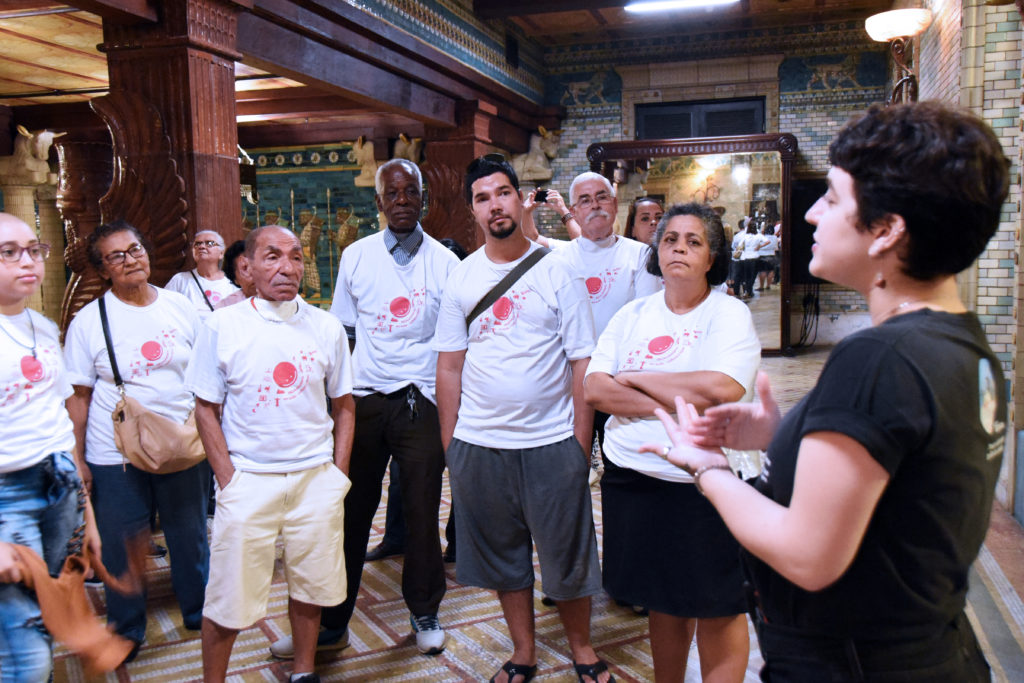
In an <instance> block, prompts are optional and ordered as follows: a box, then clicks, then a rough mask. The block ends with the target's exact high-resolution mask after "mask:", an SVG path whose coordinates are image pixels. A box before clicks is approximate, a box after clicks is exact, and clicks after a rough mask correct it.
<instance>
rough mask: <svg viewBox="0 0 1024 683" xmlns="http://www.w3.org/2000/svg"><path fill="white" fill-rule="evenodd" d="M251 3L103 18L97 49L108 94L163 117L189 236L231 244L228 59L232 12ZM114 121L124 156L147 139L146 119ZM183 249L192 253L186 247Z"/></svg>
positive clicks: (233, 148)
mask: <svg viewBox="0 0 1024 683" xmlns="http://www.w3.org/2000/svg"><path fill="white" fill-rule="evenodd" d="M251 4H252V3H251V0H243V1H235V0H165V2H163V3H161V5H160V7H161V9H160V20H159V21H158V22H157V23H140V24H131V25H125V24H114V23H111V22H108V21H104V24H103V39H104V42H103V44H102V45H101V46H100V49H101V50H102V51H104V52H106V53H107V63H108V68H109V71H110V90H111V94H118V93H124V94H126V95H129V96H130V97H133V98H135V97H137V98H142V99H144V100H145V102H146V103H147V104H149V105H151V106H152V107H153V108H154V109H155V110H156V111H157V112H159V115H160V117H161V118H162V124H163V128H164V132H165V133H166V135H167V136H168V138H169V139H170V150H171V157H172V158H173V159H174V161H175V162H176V165H177V173H178V175H180V176H181V177H182V178H183V179H184V181H185V182H184V200H185V202H186V203H187V208H186V212H185V218H186V222H187V225H186V232H187V234H188V236H189V237H191V236H192V235H194V234H195V233H196V232H197V231H198V230H216V231H218V232H220V233H221V234H222V235H223V236H224V239H225V241H226V242H228V243H229V244H230V243H231V242H232V241H234V240H236V239H239V238H241V237H242V212H241V201H240V199H239V179H238V156H237V154H238V153H237V143H238V130H237V125H236V122H235V79H234V74H235V71H234V62H235V61H236V60H238V59H240V58H241V55H240V54H239V53H238V52H237V51H236V47H235V43H236V33H237V25H238V13H239V12H240V11H241V9H242V7H244V6H248V7H251ZM119 111H121V112H124V111H127V110H125V109H123V108H122V109H120V110H119ZM117 123H118V125H116V126H111V130H112V134H114V135H118V133H117V129H123V130H127V131H128V135H126V136H124V138H125V139H124V140H118V139H115V140H114V143H115V149H116V148H117V146H118V144H119V143H127V144H128V148H127V149H126V152H127V154H128V156H132V155H137V154H141V153H145V152H146V151H147V150H146V149H131V145H132V143H133V142H135V141H138V142H140V143H141V142H143V141H145V140H146V135H145V134H144V133H145V131H142V130H139V129H140V128H145V127H147V126H148V125H149V121H147V120H146V119H145V117H141V118H140V120H128V121H119V122H117ZM115 182H117V179H116V178H115ZM104 218H105V219H108V218H113V217H112V216H111V217H108V216H104ZM184 256H185V258H190V250H186V252H185V255H184ZM181 265H182V266H184V265H185V262H184V261H183V262H182V264H181ZM156 284H163V283H162V282H156Z"/></svg>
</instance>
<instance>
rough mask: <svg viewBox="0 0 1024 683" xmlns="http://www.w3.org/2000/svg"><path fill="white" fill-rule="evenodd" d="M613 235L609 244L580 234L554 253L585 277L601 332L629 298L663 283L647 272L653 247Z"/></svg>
mask: <svg viewBox="0 0 1024 683" xmlns="http://www.w3.org/2000/svg"><path fill="white" fill-rule="evenodd" d="M614 238H615V239H614V241H612V240H610V239H609V240H608V244H599V243H597V242H594V241H592V240H588V239H587V238H586V237H577V238H576V239H574V240H573V241H572V242H570V243H569V245H568V246H567V247H565V248H564V249H559V250H558V251H557V252H556V253H555V254H552V255H553V256H555V255H557V257H558V258H560V259H565V261H566V263H568V264H569V266H570V267H571V268H573V270H575V272H576V274H577V275H579V276H580V277H581V278H582V279H583V283H584V284H585V285H586V287H587V294H588V295H589V296H590V307H591V310H593V312H594V327H595V328H596V329H597V334H598V335H600V334H601V333H602V332H603V331H604V328H605V327H606V326H607V325H608V321H609V320H611V319H612V316H613V315H615V312H616V311H618V310H619V309H620V308H622V306H623V305H624V304H625V303H626V302H628V301H632V300H633V299H639V298H640V297H642V296H647V295H648V294H653V293H654V292H657V291H658V290H659V289H661V287H662V282H661V278H658V277H655V276H654V275H651V274H650V273H648V272H647V255H648V253H650V247H648V246H647V245H646V244H643V243H641V242H637V241H636V240H631V239H629V238H627V237H622V236H614Z"/></svg>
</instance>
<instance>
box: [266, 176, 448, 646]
mask: <svg viewBox="0 0 1024 683" xmlns="http://www.w3.org/2000/svg"><path fill="white" fill-rule="evenodd" d="M376 188H377V208H378V209H379V210H380V211H381V212H382V213H383V214H384V215H385V216H386V217H387V222H388V225H387V228H385V229H384V230H382V231H380V232H378V233H377V234H375V235H371V236H370V237H367V238H365V239H361V240H358V241H357V242H354V243H353V244H352V245H350V246H349V247H347V248H346V249H345V251H344V253H343V254H342V256H341V266H340V267H339V269H338V284H337V287H336V288H335V293H334V303H333V304H332V305H331V313H333V314H334V315H335V316H337V318H338V319H339V320H341V322H342V324H343V325H344V326H345V329H346V330H347V331H348V334H349V338H350V339H351V340H352V341H353V343H354V344H355V346H354V348H353V356H352V367H353V374H354V378H353V385H354V389H353V394H354V395H355V397H356V427H355V439H354V441H353V446H352V452H353V453H354V454H355V456H354V457H353V458H352V463H351V465H350V467H349V478H350V479H351V480H352V490H351V491H349V494H348V496H346V498H345V567H346V571H347V572H348V597H347V598H346V599H345V602H343V603H341V604H340V605H338V606H337V607H330V608H327V609H324V610H323V613H322V615H321V623H322V626H323V630H322V631H321V632H320V636H319V638H318V641H317V644H318V648H319V649H321V650H324V649H340V648H342V647H345V645H346V644H347V643H348V634H347V629H348V624H349V621H350V620H351V618H352V612H353V610H354V609H355V604H356V596H357V594H358V593H359V583H360V578H361V577H362V573H363V563H364V561H365V558H366V543H367V541H368V540H369V537H370V527H371V525H372V524H373V515H374V513H375V512H376V511H377V505H378V504H379V503H380V496H381V482H382V481H383V479H384V472H385V471H386V470H387V466H388V461H389V460H391V458H395V460H397V461H398V463H399V469H400V471H401V473H402V476H401V478H400V480H401V491H402V494H401V495H402V505H403V508H404V510H405V522H406V529H407V531H406V540H405V564H404V566H403V567H402V596H403V597H404V598H405V604H406V606H408V608H409V612H410V622H411V624H412V629H413V631H414V632H415V634H416V646H417V647H418V648H419V650H420V652H422V653H424V654H438V653H439V652H441V651H442V650H444V645H445V632H444V629H443V628H441V624H440V622H439V621H438V618H437V610H438V606H439V605H440V604H441V598H443V597H444V593H445V575H444V562H443V561H442V559H441V540H440V537H439V535H438V529H437V517H438V507H439V506H440V503H441V476H442V473H443V472H444V449H443V448H442V447H441V431H440V426H439V424H438V418H437V408H436V407H435V404H434V378H435V376H436V365H435V364H436V361H437V354H436V353H434V351H433V350H432V349H431V348H430V340H431V339H432V338H433V336H434V324H435V322H436V321H437V307H438V303H439V302H440V299H441V287H442V286H443V285H444V282H445V280H446V279H447V277H448V273H449V272H450V271H451V270H452V269H453V268H454V267H455V266H456V265H458V263H459V260H458V258H456V257H455V255H454V254H453V253H451V252H450V251H448V249H446V248H445V247H444V245H442V244H441V243H440V242H438V241H437V240H435V239H434V238H432V237H430V236H429V235H427V234H426V233H424V232H423V228H422V227H421V226H420V223H419V220H420V213H421V212H422V210H423V179H422V176H421V175H420V169H419V168H418V167H417V166H416V164H414V163H412V162H411V161H409V160H407V159H393V160H391V161H389V162H387V163H385V164H383V165H382V166H380V167H379V168H378V169H377V176H376ZM270 652H271V654H273V655H274V656H275V657H279V658H288V657H290V656H291V655H292V642H291V639H289V638H287V637H285V638H280V639H278V640H277V641H276V642H275V643H274V644H273V645H271V646H270Z"/></svg>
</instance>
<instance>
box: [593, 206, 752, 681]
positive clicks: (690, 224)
mask: <svg viewBox="0 0 1024 683" xmlns="http://www.w3.org/2000/svg"><path fill="white" fill-rule="evenodd" d="M652 244H653V245H654V247H655V248H653V249H652V250H651V251H650V258H649V260H648V264H647V270H648V272H650V273H652V274H653V275H660V276H661V277H663V278H664V280H665V289H664V291H661V292H657V293H655V294H652V295H650V296H647V297H643V298H640V299H636V300H634V301H631V302H629V303H627V304H626V305H625V306H623V307H622V308H621V309H620V310H619V311H618V313H616V314H615V315H614V316H613V317H612V319H611V321H610V322H609V323H608V326H607V327H606V328H605V330H604V332H603V333H602V334H601V338H600V339H599V340H598V342H597V347H596V348H595V349H594V353H593V355H592V356H591V359H590V365H589V367H588V368H587V376H586V381H585V382H586V383H585V384H584V392H585V397H586V400H587V403H589V404H590V405H591V406H593V407H594V408H595V409H597V410H601V411H604V412H606V413H609V414H610V415H611V416H612V417H611V419H609V420H608V423H607V425H606V426H605V439H604V444H603V449H604V455H605V473H604V477H603V478H602V479H601V499H602V507H603V512H604V570H603V574H604V587H605V590H606V591H608V594H609V595H611V596H613V597H615V598H616V599H618V600H620V601H624V602H626V603H627V604H631V605H643V606H645V607H647V608H649V610H650V629H651V653H652V655H653V657H654V677H655V679H656V680H657V681H658V683H682V681H683V677H684V675H685V672H686V661H687V655H688V654H689V649H690V641H691V640H692V639H693V635H694V631H696V634H697V650H698V652H699V654H700V667H701V674H702V678H703V680H705V681H715V682H718V683H726V682H732V683H737V682H738V681H742V680H743V675H744V672H745V671H746V668H747V655H748V652H749V648H750V640H749V637H748V635H747V619H746V616H745V615H744V613H745V611H746V599H745V597H744V595H743V575H742V571H741V568H740V559H739V546H738V544H737V543H736V540H735V539H734V538H733V537H732V535H731V534H730V533H729V532H728V530H727V529H726V528H725V525H724V524H723V523H722V518H721V517H720V516H719V515H718V513H717V512H715V509H714V508H713V507H712V506H711V505H710V504H709V503H708V502H707V501H706V500H705V499H704V498H703V497H702V496H701V495H700V494H698V493H697V492H696V491H695V490H694V487H693V480H692V478H691V477H690V476H689V475H688V474H686V473H685V472H683V471H682V470H680V469H678V468H677V467H674V466H672V465H670V464H669V463H666V462H665V461H664V460H662V459H661V458H659V457H658V456H657V455H651V454H647V453H638V452H637V449H638V448H639V447H640V446H641V445H642V444H644V443H647V442H649V441H651V440H652V439H657V438H659V437H660V435H661V432H662V427H661V425H660V424H659V423H658V420H657V419H656V418H655V417H654V410H655V408H658V407H659V406H665V407H667V406H670V405H672V399H673V397H674V396H676V395H677V394H680V393H681V394H683V395H684V396H686V397H687V400H689V401H691V402H692V403H696V404H697V405H699V406H700V407H701V408H705V407H707V406H710V405H716V404H719V403H724V402H727V401H736V400H739V399H740V398H742V397H743V396H744V395H749V393H750V392H749V390H750V389H751V388H752V385H753V383H754V375H755V374H756V373H757V366H758V364H759V362H760V355H761V345H760V343H759V342H758V340H757V333H756V332H755V330H754V324H753V321H752V319H751V315H750V310H749V309H748V308H747V307H746V306H745V305H744V304H743V303H741V302H739V301H737V300H736V299H734V298H732V297H730V296H728V295H727V294H724V293H723V292H720V291H715V289H714V286H715V285H718V284H720V283H721V282H722V281H723V280H724V279H725V275H726V272H727V271H728V268H729V256H730V252H729V247H728V245H727V244H726V242H725V235H724V232H723V230H722V222H721V220H720V219H719V217H718V214H716V213H715V212H714V211H713V210H712V209H711V208H710V207H708V206H702V205H700V204H680V205H676V206H672V207H670V208H669V209H668V211H667V212H666V213H665V215H664V216H663V217H662V219H661V223H660V224H659V225H658V229H657V231H656V232H655V233H654V237H653V238H652ZM681 520H685V523H681Z"/></svg>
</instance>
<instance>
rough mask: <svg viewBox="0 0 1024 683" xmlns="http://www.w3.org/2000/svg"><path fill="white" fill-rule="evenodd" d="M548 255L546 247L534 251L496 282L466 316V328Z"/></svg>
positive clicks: (548, 250) (548, 251)
mask: <svg viewBox="0 0 1024 683" xmlns="http://www.w3.org/2000/svg"><path fill="white" fill-rule="evenodd" d="M549 253H551V250H550V249H548V248H547V247H539V248H538V249H535V250H534V252H533V253H532V254H530V255H529V256H527V257H526V258H524V259H523V260H522V261H520V262H519V265H517V266H516V267H515V268H513V269H512V270H510V271H509V272H508V274H507V275H506V276H505V277H503V278H501V280H499V281H498V284H496V285H494V287H492V288H491V291H489V292H487V294H485V295H484V298H483V299H480V301H479V302H477V305H476V306H475V307H474V308H473V310H472V311H470V313H469V315H468V316H466V327H467V328H468V327H469V326H470V324H471V323H472V322H473V321H474V320H476V319H477V317H478V316H479V315H480V314H481V313H483V312H484V311H486V310H487V309H488V308H490V307H491V306H493V305H494V302H495V301H497V300H498V299H500V298H501V295H502V294H504V293H505V292H507V291H508V289H509V287H511V286H512V285H514V284H515V283H516V281H517V280H518V279H519V278H521V277H522V276H523V275H525V274H526V271H528V270H529V269H530V268H533V267H534V266H535V265H537V262H538V261H540V260H541V259H542V258H544V257H545V256H547V255H548V254H549Z"/></svg>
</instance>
